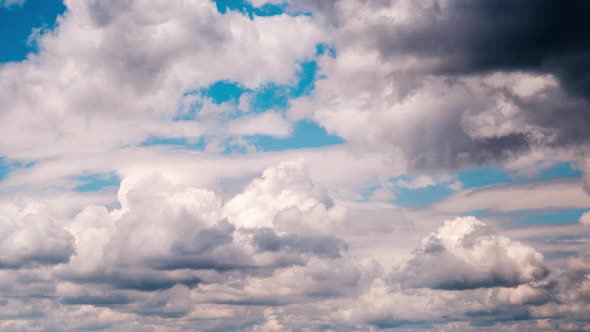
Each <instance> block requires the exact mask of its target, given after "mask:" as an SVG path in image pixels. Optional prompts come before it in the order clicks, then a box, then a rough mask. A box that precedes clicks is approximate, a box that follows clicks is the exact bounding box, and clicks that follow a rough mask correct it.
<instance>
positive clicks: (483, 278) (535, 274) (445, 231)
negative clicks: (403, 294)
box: [396, 217, 547, 290]
mask: <svg viewBox="0 0 590 332" xmlns="http://www.w3.org/2000/svg"><path fill="white" fill-rule="evenodd" d="M427 270H428V271H429V272H428V273H424V271H427ZM546 272H547V270H546V268H545V266H544V264H543V255H541V254H540V253H538V252H537V251H535V250H534V249H533V248H531V247H529V246H526V245H524V244H522V243H519V242H515V241H512V240H510V239H509V238H507V237H504V236H501V235H498V234H496V233H495V232H493V231H492V230H491V229H490V228H489V227H488V226H486V225H485V224H484V223H482V222H481V221H478V220H477V219H475V218H474V217H466V218H457V219H453V220H448V221H446V222H445V224H444V225H443V226H442V227H441V228H439V229H438V230H437V231H436V232H435V233H432V234H430V235H429V236H428V237H427V238H425V239H424V241H423V242H422V244H421V246H420V247H419V248H418V249H417V250H416V254H415V257H413V258H412V259H411V260H410V261H408V263H407V265H406V266H404V267H403V268H402V269H401V271H399V272H398V274H397V275H396V278H399V280H400V282H401V284H402V287H407V288H418V287H426V288H433V289H448V290H453V289H459V290H462V289H474V288H481V287H500V286H502V287H512V286H517V285H520V284H524V283H528V282H532V281H535V280H540V279H542V278H543V277H545V275H546Z"/></svg>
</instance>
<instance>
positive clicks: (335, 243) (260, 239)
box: [253, 228, 347, 258]
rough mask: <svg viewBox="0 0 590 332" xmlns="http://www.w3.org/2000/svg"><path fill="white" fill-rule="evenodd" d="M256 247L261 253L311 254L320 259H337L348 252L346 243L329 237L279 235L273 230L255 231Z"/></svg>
mask: <svg viewBox="0 0 590 332" xmlns="http://www.w3.org/2000/svg"><path fill="white" fill-rule="evenodd" d="M253 240H254V245H255V246H256V248H257V249H258V250H259V251H262V252H264V251H270V252H278V251H286V252H295V253H309V254H313V255H317V256H318V257H328V258H337V257H339V256H340V254H341V252H342V251H344V250H346V248H347V245H346V243H345V242H344V241H342V240H340V239H337V238H334V237H328V236H311V235H298V234H287V235H282V236H280V235H277V234H276V233H275V232H274V230H272V229H271V228H262V229H258V230H256V231H254V235H253Z"/></svg>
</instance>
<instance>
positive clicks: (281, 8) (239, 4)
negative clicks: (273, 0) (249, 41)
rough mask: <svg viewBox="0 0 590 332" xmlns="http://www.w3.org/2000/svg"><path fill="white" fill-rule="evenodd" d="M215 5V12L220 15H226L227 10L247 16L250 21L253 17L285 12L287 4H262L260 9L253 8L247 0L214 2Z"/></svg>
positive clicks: (220, 0) (218, 0) (217, 0)
mask: <svg viewBox="0 0 590 332" xmlns="http://www.w3.org/2000/svg"><path fill="white" fill-rule="evenodd" d="M214 2H215V4H216V5H217V11H218V12H220V13H221V14H225V13H227V11H228V10H231V11H236V12H239V13H242V14H243V15H247V16H248V17H250V18H251V19H253V18H254V16H276V15H281V14H283V13H284V12H285V8H286V7H287V3H283V4H279V5H276V4H264V5H263V6H261V7H254V6H253V5H252V4H251V3H250V2H248V1H247V0H214Z"/></svg>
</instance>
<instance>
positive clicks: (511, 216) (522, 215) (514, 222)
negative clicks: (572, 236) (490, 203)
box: [488, 209, 588, 227]
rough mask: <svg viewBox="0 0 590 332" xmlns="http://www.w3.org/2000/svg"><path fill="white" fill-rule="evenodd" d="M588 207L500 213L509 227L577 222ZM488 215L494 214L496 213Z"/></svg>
mask: <svg viewBox="0 0 590 332" xmlns="http://www.w3.org/2000/svg"><path fill="white" fill-rule="evenodd" d="M587 210H588V209H561V210H550V211H547V210H526V211H516V212H511V213H504V214H500V216H501V219H503V220H505V221H504V222H503V224H504V225H505V226H509V227H522V226H534V225H558V224H559V225H560V224H576V223H578V220H579V219H580V217H581V216H582V214H584V212H586V211H587ZM488 215H490V216H493V215H494V213H489V214H488Z"/></svg>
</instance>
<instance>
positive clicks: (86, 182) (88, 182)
mask: <svg viewBox="0 0 590 332" xmlns="http://www.w3.org/2000/svg"><path fill="white" fill-rule="evenodd" d="M76 180H77V181H79V182H80V183H81V184H80V185H78V186H76V187H74V191H76V192H82V193H83V192H96V191H101V190H103V189H107V188H114V187H118V186H119V184H120V183H121V178H120V177H119V176H118V175H117V174H115V173H101V174H89V175H83V176H80V177H78V178H77V179H76Z"/></svg>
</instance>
